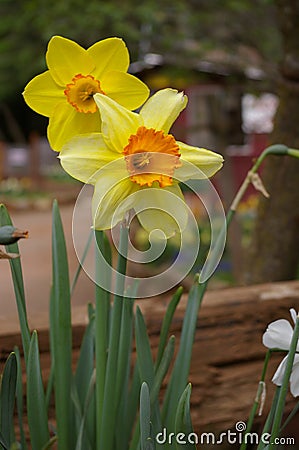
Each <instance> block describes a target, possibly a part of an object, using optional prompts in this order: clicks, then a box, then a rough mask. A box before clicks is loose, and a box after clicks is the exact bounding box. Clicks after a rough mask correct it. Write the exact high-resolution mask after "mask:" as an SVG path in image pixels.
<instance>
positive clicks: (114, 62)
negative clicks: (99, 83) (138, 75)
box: [87, 38, 129, 80]
mask: <svg viewBox="0 0 299 450" xmlns="http://www.w3.org/2000/svg"><path fill="white" fill-rule="evenodd" d="M87 53H88V55H89V56H90V57H91V58H92V59H93V61H94V62H95V64H96V67H95V68H94V70H93V72H92V75H94V77H95V78H96V79H98V80H101V78H102V76H103V74H104V73H105V72H110V71H111V70H119V71H121V72H126V71H127V70H128V67H129V52H128V49H127V47H126V44H125V43H124V41H123V40H122V39H119V38H108V39H103V40H102V41H99V42H96V43H95V44H93V45H92V46H91V47H89V48H88V49H87Z"/></svg>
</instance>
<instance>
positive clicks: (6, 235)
mask: <svg viewBox="0 0 299 450" xmlns="http://www.w3.org/2000/svg"><path fill="white" fill-rule="evenodd" d="M21 238H25V239H27V238H28V231H23V230H19V229H18V228H15V227H13V226H12V225H4V226H3V227H0V244H2V245H9V244H14V243H15V242H17V241H18V240H19V239H21Z"/></svg>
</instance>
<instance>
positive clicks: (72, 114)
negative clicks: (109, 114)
mask: <svg viewBox="0 0 299 450" xmlns="http://www.w3.org/2000/svg"><path fill="white" fill-rule="evenodd" d="M100 129H101V121H100V116H99V114H98V112H95V113H93V114H92V113H90V114H84V113H79V112H78V111H76V110H75V109H74V108H73V107H72V106H71V105H70V104H69V103H67V102H64V101H63V102H60V103H58V104H57V106H56V108H55V110H54V112H53V115H52V116H51V117H50V121H49V126H48V139H49V142H50V146H51V147H52V149H53V150H56V151H60V150H61V148H62V146H63V145H64V144H65V143H66V142H67V141H69V140H70V139H71V138H72V137H74V136H76V135H77V134H85V133H94V132H99V130H100Z"/></svg>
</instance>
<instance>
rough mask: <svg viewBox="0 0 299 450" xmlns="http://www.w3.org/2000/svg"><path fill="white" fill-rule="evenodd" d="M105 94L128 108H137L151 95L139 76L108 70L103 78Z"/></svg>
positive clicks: (102, 85) (102, 83)
mask: <svg viewBox="0 0 299 450" xmlns="http://www.w3.org/2000/svg"><path fill="white" fill-rule="evenodd" d="M101 87H102V89H103V91H104V92H105V94H106V95H107V96H108V97H110V98H112V99H113V100H115V101H116V102H117V103H119V104H120V105H122V106H124V107H125V108H127V109H131V110H132V109H136V108H139V106H141V105H142V104H143V103H144V102H145V101H146V99H147V98H148V96H149V89H148V87H147V86H146V85H145V84H144V83H143V82H142V81H140V80H139V79H138V78H136V77H134V76H133V75H130V74H128V73H124V72H116V71H113V72H108V73H106V75H104V76H103V78H101Z"/></svg>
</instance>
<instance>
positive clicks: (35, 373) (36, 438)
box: [27, 331, 50, 450]
mask: <svg viewBox="0 0 299 450" xmlns="http://www.w3.org/2000/svg"><path fill="white" fill-rule="evenodd" d="M27 415H28V425H29V432H30V441H31V445H32V449H33V450H40V449H41V448H43V446H44V445H45V444H46V443H47V442H48V440H49V439H50V434H49V429H48V417H47V408H46V401H45V393H44V387H43V381H42V374H41V368H40V359H39V349H38V338H37V332H36V331H33V333H32V337H31V341H30V346H29V354H28V361H27Z"/></svg>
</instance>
